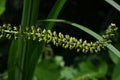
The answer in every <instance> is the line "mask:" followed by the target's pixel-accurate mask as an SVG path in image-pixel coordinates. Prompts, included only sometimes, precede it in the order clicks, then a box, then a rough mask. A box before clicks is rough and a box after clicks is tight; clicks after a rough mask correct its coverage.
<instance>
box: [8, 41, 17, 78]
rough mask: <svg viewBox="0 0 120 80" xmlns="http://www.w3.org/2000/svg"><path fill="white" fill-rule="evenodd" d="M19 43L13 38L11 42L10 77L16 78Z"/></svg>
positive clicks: (9, 57)
mask: <svg viewBox="0 0 120 80" xmlns="http://www.w3.org/2000/svg"><path fill="white" fill-rule="evenodd" d="M17 47H18V44H16V40H13V42H12V43H11V47H10V51H9V54H8V77H9V78H8V79H9V80H15V67H16V55H17V54H16V53H17V49H15V48H17Z"/></svg>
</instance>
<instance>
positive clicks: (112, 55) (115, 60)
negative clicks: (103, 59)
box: [108, 44, 120, 64]
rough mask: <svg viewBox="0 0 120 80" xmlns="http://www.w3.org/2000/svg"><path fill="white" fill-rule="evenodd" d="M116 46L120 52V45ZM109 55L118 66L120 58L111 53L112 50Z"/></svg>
mask: <svg viewBox="0 0 120 80" xmlns="http://www.w3.org/2000/svg"><path fill="white" fill-rule="evenodd" d="M114 46H115V47H116V48H117V49H118V50H119V51H120V44H115V45H114ZM108 53H109V56H110V58H111V59H112V61H113V62H114V63H115V64H117V63H118V61H119V57H118V56H117V55H115V54H113V52H112V51H110V50H109V51H108Z"/></svg>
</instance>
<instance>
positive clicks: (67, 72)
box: [60, 67, 76, 80]
mask: <svg viewBox="0 0 120 80" xmlns="http://www.w3.org/2000/svg"><path fill="white" fill-rule="evenodd" d="M75 74H76V70H75V69H73V68H72V67H64V68H63V70H62V71H61V77H60V79H65V80H67V79H69V80H72V79H73V78H74V77H75Z"/></svg>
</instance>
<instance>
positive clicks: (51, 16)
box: [45, 0, 67, 29]
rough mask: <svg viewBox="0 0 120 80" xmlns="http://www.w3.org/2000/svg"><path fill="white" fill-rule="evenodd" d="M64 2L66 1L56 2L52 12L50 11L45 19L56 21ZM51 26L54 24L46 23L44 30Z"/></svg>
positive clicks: (59, 0)
mask: <svg viewBox="0 0 120 80" xmlns="http://www.w3.org/2000/svg"><path fill="white" fill-rule="evenodd" d="M66 1H67V0H57V1H56V3H55V5H54V6H53V8H52V10H51V11H50V13H49V15H48V16H47V19H56V18H57V17H58V15H59V13H60V11H61V10H62V8H63V6H64V4H65V2H66ZM53 25H54V22H46V23H45V28H46V29H51V28H52V27H53Z"/></svg>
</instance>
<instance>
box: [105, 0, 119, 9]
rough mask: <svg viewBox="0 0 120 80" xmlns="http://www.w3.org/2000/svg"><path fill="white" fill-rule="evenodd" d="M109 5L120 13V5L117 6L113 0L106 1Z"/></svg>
mask: <svg viewBox="0 0 120 80" xmlns="http://www.w3.org/2000/svg"><path fill="white" fill-rule="evenodd" d="M105 1H106V2H107V3H109V4H110V5H112V6H113V7H114V8H115V9H117V10H118V11H120V5H119V4H117V3H116V2H115V1H113V0H105Z"/></svg>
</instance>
